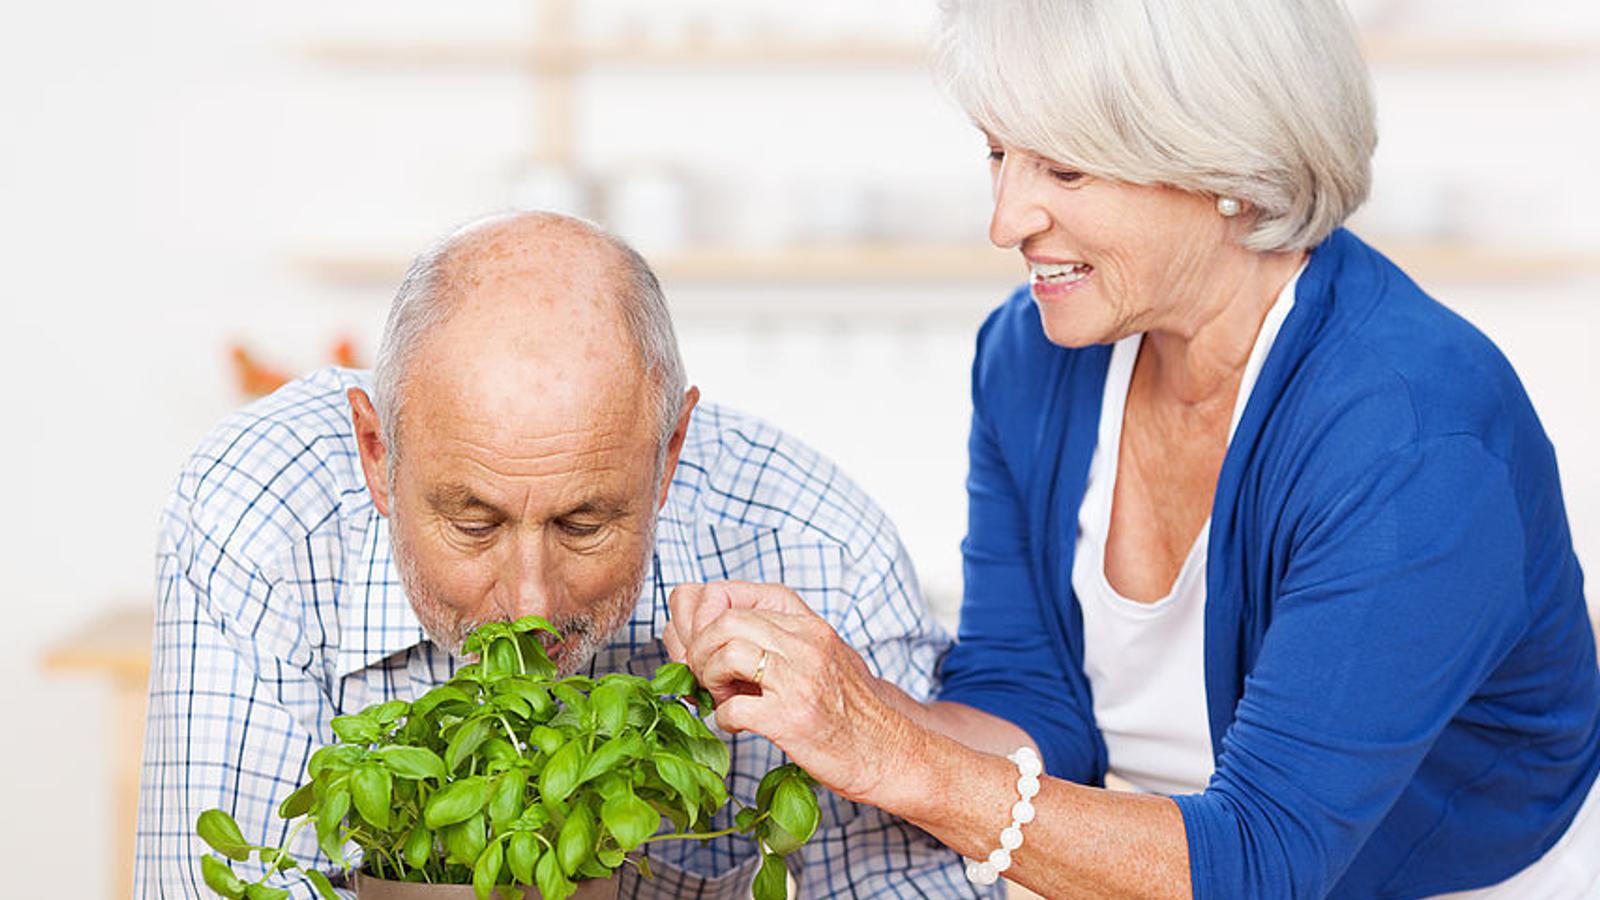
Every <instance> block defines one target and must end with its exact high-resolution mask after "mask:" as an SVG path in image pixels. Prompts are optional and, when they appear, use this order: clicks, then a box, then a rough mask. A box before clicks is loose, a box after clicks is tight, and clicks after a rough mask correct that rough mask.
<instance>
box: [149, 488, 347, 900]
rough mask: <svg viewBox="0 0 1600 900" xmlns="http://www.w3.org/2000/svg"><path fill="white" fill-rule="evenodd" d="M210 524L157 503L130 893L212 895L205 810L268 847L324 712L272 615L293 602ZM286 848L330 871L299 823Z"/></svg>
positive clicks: (249, 871) (277, 834)
mask: <svg viewBox="0 0 1600 900" xmlns="http://www.w3.org/2000/svg"><path fill="white" fill-rule="evenodd" d="M218 531H219V529H206V528H203V527H201V526H200V525H199V524H198V523H196V522H195V521H193V516H192V505H191V501H189V500H187V499H186V498H184V497H183V496H182V494H181V492H180V494H179V495H177V496H175V497H174V499H173V501H172V502H171V503H170V504H169V506H168V508H167V511H166V514H165V517H164V522H163V528H162V536H161V541H160V547H159V551H158V554H157V595H156V596H157V601H156V617H155V638H154V646H153V648H152V658H151V671H150V701H149V712H148V714H147V722H146V732H145V749H144V762H143V771H142V777H141V784H140V794H139V823H138V831H137V835H136V841H135V863H134V890H133V896H134V897H135V898H139V900H146V898H176V897H183V898H211V897H214V896H215V895H214V893H213V892H212V891H211V890H210V889H209V888H208V887H206V884H205V881H204V879H203V877H202V875H201V868H200V860H201V858H202V857H203V856H205V855H206V854H207V853H208V852H211V851H210V848H209V847H208V846H206V844H205V843H204V842H203V841H201V840H200V838H199V837H197V836H196V835H195V831H194V826H195V820H196V819H197V818H198V817H199V815H200V813H202V812H204V811H205V810H207V809H211V808H220V809H222V810H224V811H226V812H228V813H229V814H231V815H232V816H233V817H234V819H235V820H237V821H238V823H239V826H240V829H241V830H242V831H243V833H244V837H245V839H246V840H247V841H249V842H251V843H254V844H259V845H263V846H272V847H277V846H280V845H281V843H282V842H283V841H284V840H285V838H286V837H287V835H288V833H289V824H290V823H288V822H286V821H285V820H283V819H281V818H279V817H278V814H277V809H278V805H279V804H280V803H281V802H282V801H283V799H284V798H285V797H287V796H288V795H289V794H290V793H292V792H293V791H294V789H295V788H296V787H297V786H298V785H299V784H300V782H301V780H302V778H303V776H304V772H305V764H306V761H307V760H308V759H309V758H310V754H311V752H312V751H313V750H314V749H315V748H316V747H318V746H321V744H322V743H323V742H324V741H323V738H322V737H321V736H319V735H317V734H315V733H314V726H308V725H307V724H306V723H308V722H316V721H320V720H323V719H325V718H326V716H325V715H324V711H325V710H326V709H327V707H328V706H329V701H328V700H327V698H326V696H325V693H324V692H323V690H322V689H321V687H320V686H319V682H318V681H317V680H316V679H315V678H314V677H313V676H312V673H313V671H314V669H315V667H314V665H313V657H312V655H311V654H310V653H309V651H308V650H306V649H305V647H304V643H303V642H298V643H297V642H296V641H294V640H293V639H292V638H293V635H294V631H293V628H292V626H288V625H287V624H286V623H285V622H284V621H283V620H282V619H281V612H278V611H281V610H283V609H285V608H289V609H295V608H298V606H297V604H296V602H295V600H294V598H293V597H292V596H291V594H292V591H293V590H294V588H293V586H292V584H291V583H289V582H287V581H283V580H275V579H274V578H272V577H271V576H269V575H267V574H265V573H264V572H263V571H262V570H261V569H260V568H258V567H257V566H255V565H253V564H251V563H250V562H248V561H246V560H244V559H241V558H239V556H238V555H236V554H235V553H233V552H230V550H228V549H227V548H226V546H225V534H226V533H225V532H223V534H220V535H219V534H218V533H217V532H218ZM287 849H288V852H289V853H290V855H291V856H293V857H294V858H295V859H296V860H298V861H300V863H301V864H302V865H306V866H313V867H316V868H320V869H322V870H324V871H328V872H329V874H330V875H331V874H333V872H332V871H331V870H333V869H334V868H335V867H334V866H333V864H332V863H331V862H330V861H329V860H328V859H327V857H325V856H323V855H321V853H320V852H319V851H318V850H317V847H316V842H315V839H314V836H313V834H312V829H310V828H307V829H304V830H301V831H300V832H299V834H298V836H297V837H296V839H295V841H294V843H292V844H291V845H289V846H288V848H287ZM231 865H232V866H233V869H234V871H235V872H236V873H237V874H238V875H239V877H241V878H243V879H244V880H246V881H254V880H256V879H258V878H259V877H260V875H261V872H262V871H263V870H264V866H262V865H261V864H260V863H259V862H258V861H257V860H255V859H254V858H252V859H251V860H250V861H249V862H232V863H231ZM270 883H271V884H272V885H273V886H275V887H282V888H287V889H289V890H290V892H291V895H292V896H294V897H295V898H307V900H309V898H312V897H314V896H316V894H315V890H314V888H313V887H312V886H311V884H310V883H309V882H308V881H306V880H305V879H304V878H300V877H293V876H292V873H291V875H279V876H276V877H275V878H274V879H273V881H272V882H270ZM350 896H353V895H350Z"/></svg>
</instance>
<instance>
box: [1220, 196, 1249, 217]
mask: <svg viewBox="0 0 1600 900" xmlns="http://www.w3.org/2000/svg"><path fill="white" fill-rule="evenodd" d="M1243 209H1244V204H1243V203H1240V202H1239V201H1238V200H1237V199H1236V198H1234V197H1218V198H1217V212H1219V213H1221V214H1222V215H1223V216H1224V217H1225V218H1229V219H1231V218H1233V217H1234V216H1237V215H1238V214H1239V212H1240V211H1241V210H1243Z"/></svg>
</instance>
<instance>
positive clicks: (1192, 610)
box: [1072, 265, 1305, 794]
mask: <svg viewBox="0 0 1600 900" xmlns="http://www.w3.org/2000/svg"><path fill="white" fill-rule="evenodd" d="M1304 271H1305V266H1304V265H1302V266H1301V267H1300V271H1298V272H1296V273H1295V275H1294V277H1293V278H1291V279H1289V283H1288V284H1286V285H1284V288H1283V290H1282V291H1281V292H1280V293H1279V294H1278V299H1277V300H1276V301H1274V302H1273V304H1272V308H1271V309H1270V310H1268V311H1267V317H1266V319H1265V320H1263V321H1262V323H1261V330H1260V331H1259V332H1258V333H1257V334H1256V342H1255V346H1254V347H1252V348H1251V350H1250V359H1249V361H1247V362H1246V363H1245V368H1244V377H1243V378H1242V379H1241V380H1240V382H1239V395H1238V398H1237V399H1236V400H1235V401H1234V404H1233V421H1232V423H1231V424H1230V425H1229V426H1228V438H1229V440H1232V439H1233V429H1234V428H1235V427H1237V426H1238V424H1239V416H1240V415H1241V414H1242V413H1243V412H1244V407H1245V403H1246V401H1248V399H1249V397H1250V391H1251V389H1252V388H1254V387H1255V383H1256V377H1257V376H1258V375H1260V373H1261V365H1262V363H1263V362H1265V361H1266V358H1267V351H1269V350H1270V349H1272V342H1273V340H1275V339H1276V338H1277V336H1278V329H1280V328H1281V327H1283V320H1284V318H1285V317H1286V316H1288V315H1289V310H1290V309H1291V308H1292V307H1293V306H1294V288H1295V284H1296V283H1298V282H1299V280H1300V272H1304ZM1141 337H1142V336H1141V335H1137V334H1136V335H1133V336H1131V337H1126V338H1123V339H1122V340H1120V341H1118V342H1117V344H1116V346H1115V347H1114V348H1112V351H1111V366H1110V369H1109V370H1108V371H1107V373H1106V386H1105V394H1104V396H1103V397H1102V399H1101V401H1100V437H1099V440H1098V442H1097V443H1096V444H1095V451H1094V458H1093V459H1092V460H1091V461H1090V463H1089V481H1088V484H1087V486H1086V488H1085V490H1084V495H1083V504H1082V505H1081V506H1080V507H1079V509H1078V544H1077V551H1076V553H1075V558H1074V562H1073V565H1072V590H1073V592H1074V593H1076V594H1077V595H1078V604H1079V606H1081V607H1082V608H1083V631H1084V638H1083V668H1084V671H1085V673H1087V675H1088V676H1089V687H1090V689H1091V690H1092V692H1093V694H1094V720H1095V724H1097V725H1098V726H1099V727H1100V732H1101V734H1103V735H1104V736H1105V740H1106V751H1107V754H1108V756H1109V762H1110V769H1111V774H1112V775H1115V776H1118V777H1120V778H1123V779H1125V780H1127V781H1128V782H1131V783H1132V784H1133V785H1134V787H1137V788H1139V789H1140V790H1144V791H1152V792H1155V793H1161V794H1189V793H1198V792H1200V791H1203V790H1205V787H1206V783H1207V782H1208V781H1210V780H1211V771H1212V769H1213V768H1214V767H1215V761H1214V760H1213V759H1212V758H1211V724H1210V720H1209V719H1208V718H1207V715H1208V714H1207V710H1206V686H1205V605H1206V546H1207V543H1208V541H1209V538H1210V535H1211V521H1210V519H1209V518H1207V520H1206V524H1205V526H1204V527H1202V528H1201V529H1200V535H1199V537H1197V538H1195V542H1194V545H1193V546H1192V547H1190V548H1189V555H1188V556H1187V557H1186V558H1185V559H1184V561H1183V568H1182V569H1181V570H1180V571H1179V572H1178V577H1177V580H1176V581H1174V582H1173V585H1172V591H1171V593H1169V594H1167V596H1165V597H1162V598H1161V599H1159V600H1156V601H1154V602H1150V603H1141V602H1139V601H1136V600H1129V599H1127V598H1126V597H1123V596H1122V595H1120V594H1118V593H1117V592H1116V590H1115V589H1114V588H1112V587H1111V583H1110V582H1109V581H1107V580H1106V568H1105V558H1106V534H1107V533H1108V532H1109V530H1110V526H1111V499H1112V495H1113V490H1112V489H1113V487H1114V486H1115V485H1116V480H1117V457H1118V451H1119V450H1120V448H1121V446H1122V414H1123V411H1124V408H1125V404H1126V401H1127V399H1128V383H1129V382H1130V381H1131V380H1132V377H1133V363H1134V360H1135V359H1137V358H1138V356H1139V344H1140V340H1141Z"/></svg>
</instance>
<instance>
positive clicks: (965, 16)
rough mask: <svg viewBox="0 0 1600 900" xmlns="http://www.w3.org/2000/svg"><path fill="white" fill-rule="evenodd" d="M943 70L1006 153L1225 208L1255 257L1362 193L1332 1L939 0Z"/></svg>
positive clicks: (1344, 52) (1358, 62)
mask: <svg viewBox="0 0 1600 900" xmlns="http://www.w3.org/2000/svg"><path fill="white" fill-rule="evenodd" d="M942 6H943V10H944V20H943V27H942V29H941V34H940V40H939V48H938V56H937V66H938V70H939V73H940V76H941V79H942V81H943V82H944V84H945V86H946V88H947V89H948V90H949V91H950V93H951V95H952V96H953V97H954V98H955V100H956V102H957V103H959V104H960V105H961V106H962V107H964V108H965V109H966V111H967V114H968V115H970V116H971V117H972V119H973V120H974V121H975V122H976V123H977V124H978V126H979V127H981V128H983V129H984V130H985V131H987V132H989V133H990V134H991V135H993V136H994V137H996V138H998V139H999V140H1001V141H1002V142H1004V143H1007V144H1010V145H1011V146H1014V147H1019V148H1022V149H1025V150H1029V151H1031V152H1033V153H1037V154H1039V155H1040V156H1043V157H1045V158H1047V159H1050V160H1053V161H1055V162H1057V163H1060V164H1061V165H1064V166H1068V167H1070V168H1073V169H1077V170H1079V171H1082V172H1085V173H1088V174H1090V175H1095V176H1099V177H1102V178H1109V179H1113V180H1117V181H1125V182H1132V183H1136V184H1164V185H1170V186H1172V187H1176V188H1180V189H1183V190H1188V191H1195V192H1198V193H1204V194H1213V195H1216V196H1222V197H1234V198H1237V199H1240V200H1244V201H1246V202H1247V203H1249V204H1250V206H1251V207H1253V212H1254V215H1255V218H1254V221H1253V226H1254V227H1253V229H1252V231H1251V232H1250V234H1249V236H1248V238H1247V239H1246V240H1245V245H1246V246H1248V247H1249V248H1251V249H1253V250H1258V251H1273V250H1298V249H1304V248H1307V247H1311V246H1313V245H1315V244H1317V243H1318V242H1319V241H1321V240H1322V239H1323V238H1324V237H1326V236H1327V235H1328V234H1329V233H1330V232H1332V231H1333V230H1334V229H1335V228H1338V227H1339V225H1340V224H1341V223H1343V222H1344V220H1345V219H1346V218H1347V217H1348V216H1349V215H1350V214H1351V213H1353V212H1354V211H1355V210H1356V208H1357V207H1359V206H1360V205H1361V203H1362V202H1363V201H1364V200H1365V199H1366V197H1367V190H1368V186H1369V184H1370V182H1371V158H1372V151H1373V148H1374V146H1375V145H1376V144H1377V126H1376V123H1375V113H1374V109H1373V104H1372V91H1371V84H1370V76H1369V74H1368V72H1367V67H1366V62H1365V61H1364V60H1363V58H1362V56H1361V50H1360V46H1359V43H1358V41H1357V38H1356V31H1355V24H1354V22H1353V21H1352V20H1351V18H1350V14H1349V12H1348V11H1347V10H1346V9H1345V7H1344V6H1343V4H1342V3H1340V2H1339V0H944V2H943V3H942Z"/></svg>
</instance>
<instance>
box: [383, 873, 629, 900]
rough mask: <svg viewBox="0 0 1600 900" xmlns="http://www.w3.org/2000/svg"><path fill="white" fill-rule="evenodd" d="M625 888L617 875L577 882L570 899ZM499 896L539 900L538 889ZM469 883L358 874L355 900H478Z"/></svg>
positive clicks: (597, 898)
mask: <svg viewBox="0 0 1600 900" xmlns="http://www.w3.org/2000/svg"><path fill="white" fill-rule="evenodd" d="M621 886H622V881H621V879H619V878H617V877H616V876H612V877H610V878H602V879H597V880H594V881H580V882H578V891H577V893H575V894H573V895H572V898H571V900H616V898H617V892H618V890H619V888H621ZM500 890H501V891H502V892H503V893H501V894H498V895H497V896H499V897H502V898H506V897H514V896H520V897H521V900H539V890H538V888H531V887H530V888H523V890H522V893H521V894H520V895H517V894H514V893H510V892H511V891H512V890H514V889H512V888H501V889H500ZM477 897H478V895H477V894H475V893H473V891H472V885H470V884H415V883H411V882H404V881H385V880H384V879H382V878H373V877H372V876H370V875H362V874H357V875H356V900H477Z"/></svg>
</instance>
